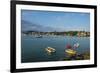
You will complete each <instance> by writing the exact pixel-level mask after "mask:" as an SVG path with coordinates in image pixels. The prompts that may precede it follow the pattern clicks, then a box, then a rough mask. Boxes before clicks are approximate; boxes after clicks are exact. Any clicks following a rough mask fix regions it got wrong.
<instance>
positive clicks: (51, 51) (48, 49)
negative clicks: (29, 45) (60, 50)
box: [45, 47, 56, 53]
mask: <svg viewBox="0 0 100 73" xmlns="http://www.w3.org/2000/svg"><path fill="white" fill-rule="evenodd" d="M45 50H46V51H47V52H48V53H53V52H56V50H55V49H54V48H52V47H47V48H45Z"/></svg>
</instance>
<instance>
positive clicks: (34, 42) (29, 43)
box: [21, 36, 90, 63]
mask: <svg viewBox="0 0 100 73" xmlns="http://www.w3.org/2000/svg"><path fill="white" fill-rule="evenodd" d="M75 43H79V44H80V47H79V48H77V49H76V50H77V52H78V53H84V52H89V51H90V38H89V37H69V36H58V37H43V38H35V37H33V36H22V43H21V45H22V46H21V48H22V49H21V51H22V53H21V54H22V55H21V57H22V58H21V59H22V60H21V61H22V62H23V63H25V62H45V61H60V60H61V59H62V58H64V57H66V54H65V49H66V45H67V44H71V45H72V46H73V45H74V44H75ZM47 47H53V48H55V49H56V52H55V53H53V54H52V55H49V54H47V52H46V51H45V48H47Z"/></svg>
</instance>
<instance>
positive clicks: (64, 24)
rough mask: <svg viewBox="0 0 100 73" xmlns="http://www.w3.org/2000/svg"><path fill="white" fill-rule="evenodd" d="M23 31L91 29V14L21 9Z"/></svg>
mask: <svg viewBox="0 0 100 73" xmlns="http://www.w3.org/2000/svg"><path fill="white" fill-rule="evenodd" d="M21 25H22V30H23V31H29V30H35V31H83V30H84V31H90V14H89V13H82V12H81V13H79V12H55V11H35V10H21Z"/></svg>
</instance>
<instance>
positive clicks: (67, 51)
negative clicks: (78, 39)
mask: <svg viewBox="0 0 100 73" xmlns="http://www.w3.org/2000/svg"><path fill="white" fill-rule="evenodd" d="M65 52H66V53H67V55H68V56H75V55H76V53H77V52H76V51H75V50H73V49H66V50H65Z"/></svg>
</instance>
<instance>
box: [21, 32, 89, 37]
mask: <svg viewBox="0 0 100 73" xmlns="http://www.w3.org/2000/svg"><path fill="white" fill-rule="evenodd" d="M22 34H23V35H34V36H36V35H41V36H42V35H46V36H51V35H52V36H57V35H61V36H78V37H89V36H90V32H87V31H65V32H57V31H54V32H39V31H25V32H22Z"/></svg>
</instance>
